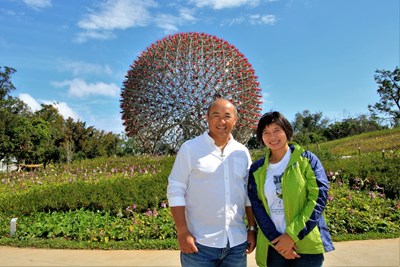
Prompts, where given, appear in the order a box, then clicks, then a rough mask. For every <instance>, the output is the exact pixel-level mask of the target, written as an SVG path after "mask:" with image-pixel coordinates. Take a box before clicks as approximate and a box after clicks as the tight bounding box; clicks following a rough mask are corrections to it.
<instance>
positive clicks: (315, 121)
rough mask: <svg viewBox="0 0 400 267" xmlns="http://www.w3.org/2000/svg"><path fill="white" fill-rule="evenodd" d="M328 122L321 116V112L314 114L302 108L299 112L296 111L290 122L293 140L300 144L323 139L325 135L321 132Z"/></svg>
mask: <svg viewBox="0 0 400 267" xmlns="http://www.w3.org/2000/svg"><path fill="white" fill-rule="evenodd" d="M328 123H329V120H328V119H327V118H323V114H322V112H316V113H314V114H312V113H311V112H310V111H309V110H304V111H303V112H301V113H300V112H297V113H296V115H295V120H294V122H293V123H292V125H293V130H294V136H293V140H294V141H296V142H298V143H300V144H302V145H307V144H310V143H318V142H321V141H324V140H325V137H324V136H323V134H322V133H323V131H324V130H325V129H326V127H327V125H328Z"/></svg>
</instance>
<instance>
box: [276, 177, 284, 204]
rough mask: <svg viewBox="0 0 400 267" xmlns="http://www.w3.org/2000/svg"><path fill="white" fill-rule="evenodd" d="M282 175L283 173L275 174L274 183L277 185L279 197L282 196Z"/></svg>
mask: <svg viewBox="0 0 400 267" xmlns="http://www.w3.org/2000/svg"><path fill="white" fill-rule="evenodd" d="M282 176H283V173H281V174H280V175H274V184H275V186H276V190H275V192H276V195H277V196H278V197H279V198H282Z"/></svg>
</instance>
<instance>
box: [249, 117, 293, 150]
mask: <svg viewBox="0 0 400 267" xmlns="http://www.w3.org/2000/svg"><path fill="white" fill-rule="evenodd" d="M274 122H275V123H276V124H278V125H279V126H280V127H281V128H282V129H283V131H284V132H285V134H286V138H287V139H288V141H290V140H291V139H292V137H293V127H292V125H291V124H290V122H289V121H288V120H287V119H286V118H285V116H283V115H282V114H281V113H279V112H278V111H272V112H267V113H265V114H264V115H262V116H261V118H260V120H259V122H258V126H257V141H258V143H259V144H260V145H261V146H265V144H264V141H263V140H262V135H263V131H264V129H265V127H266V126H268V125H270V124H272V123H274Z"/></svg>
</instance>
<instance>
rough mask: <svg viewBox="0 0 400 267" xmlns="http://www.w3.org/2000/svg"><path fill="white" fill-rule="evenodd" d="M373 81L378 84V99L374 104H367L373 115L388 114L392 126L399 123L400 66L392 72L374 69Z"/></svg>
mask: <svg viewBox="0 0 400 267" xmlns="http://www.w3.org/2000/svg"><path fill="white" fill-rule="evenodd" d="M375 73H376V74H375V81H376V83H377V84H378V85H379V86H378V90H377V92H378V94H379V97H380V101H379V102H377V103H375V104H374V105H368V109H369V111H371V113H372V114H373V115H375V116H376V115H377V114H379V113H380V114H386V115H388V116H389V118H386V119H389V120H390V122H391V125H392V126H393V127H396V126H399V125H400V102H399V101H400V68H399V67H396V68H395V70H394V71H393V72H391V71H389V70H376V71H375Z"/></svg>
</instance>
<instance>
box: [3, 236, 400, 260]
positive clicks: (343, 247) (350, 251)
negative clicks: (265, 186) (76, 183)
mask: <svg viewBox="0 0 400 267" xmlns="http://www.w3.org/2000/svg"><path fill="white" fill-rule="evenodd" d="M334 244H335V247H336V250H335V251H332V252H329V253H326V254H325V263H324V267H334V266H335V267H336V266H354V267H355V266H371V267H372V266H373V267H379V266H396V267H398V266H400V239H399V238H397V239H384V240H367V241H347V242H335V243H334ZM0 266H141V267H146V266H148V267H150V266H152V267H156V266H157V267H170V266H180V264H179V251H175V250H58V249H31V248H14V247H0ZM248 267H256V264H255V260H254V254H251V255H249V257H248Z"/></svg>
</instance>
